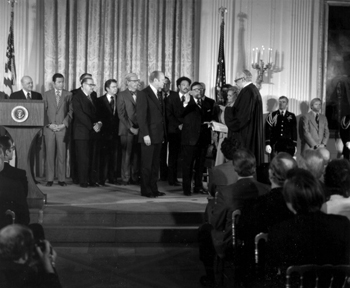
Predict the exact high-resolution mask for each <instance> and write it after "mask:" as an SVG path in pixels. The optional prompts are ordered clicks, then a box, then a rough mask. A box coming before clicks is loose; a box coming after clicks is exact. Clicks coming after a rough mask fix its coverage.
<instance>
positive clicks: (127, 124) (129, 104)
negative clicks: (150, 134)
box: [117, 89, 141, 136]
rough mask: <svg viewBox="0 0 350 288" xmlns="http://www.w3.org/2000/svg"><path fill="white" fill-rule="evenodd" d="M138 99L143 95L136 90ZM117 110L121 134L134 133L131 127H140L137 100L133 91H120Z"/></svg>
mask: <svg viewBox="0 0 350 288" xmlns="http://www.w3.org/2000/svg"><path fill="white" fill-rule="evenodd" d="M135 93H136V101H138V99H139V97H140V96H141V93H140V91H135ZM117 111H118V116H119V135H125V136H126V135H133V134H132V133H131V131H130V128H139V125H138V124H137V118H136V102H135V101H134V98H133V97H132V95H131V92H130V91H129V90H128V89H126V90H124V91H122V92H120V93H118V97H117Z"/></svg>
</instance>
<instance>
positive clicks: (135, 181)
mask: <svg viewBox="0 0 350 288" xmlns="http://www.w3.org/2000/svg"><path fill="white" fill-rule="evenodd" d="M129 183H130V184H132V185H140V180H132V179H130V181H129Z"/></svg>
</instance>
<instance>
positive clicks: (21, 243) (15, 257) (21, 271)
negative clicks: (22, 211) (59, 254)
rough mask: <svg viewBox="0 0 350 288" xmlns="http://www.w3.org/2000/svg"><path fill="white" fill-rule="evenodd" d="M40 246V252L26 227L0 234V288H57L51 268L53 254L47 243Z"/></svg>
mask: <svg viewBox="0 0 350 288" xmlns="http://www.w3.org/2000/svg"><path fill="white" fill-rule="evenodd" d="M43 244H44V248H43V250H41V248H40V247H39V246H37V245H36V244H35V242H34V237H33V234H32V232H31V231H30V229H29V228H27V227H24V226H21V225H9V226H6V227H5V228H3V229H2V230H1V231H0V286H1V287H5V288H6V287H16V288H24V287H26V288H44V287H45V288H46V287H50V288H60V287H61V284H60V281H59V279H58V276H57V274H56V272H55V268H54V266H55V259H56V252H55V251H54V250H52V248H51V247H50V243H49V242H48V241H47V240H43ZM33 253H34V254H35V255H36V258H35V259H36V260H35V261H34V260H33V256H32V255H33Z"/></svg>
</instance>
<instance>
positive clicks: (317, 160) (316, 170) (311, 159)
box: [298, 150, 324, 180]
mask: <svg viewBox="0 0 350 288" xmlns="http://www.w3.org/2000/svg"><path fill="white" fill-rule="evenodd" d="M298 164H299V165H298V166H299V167H300V168H303V169H305V170H308V171H310V172H311V174H312V175H313V176H314V177H315V178H316V179H317V180H321V179H322V178H323V173H324V160H323V157H322V155H321V153H320V152H319V151H318V150H305V152H304V156H303V157H300V161H299V163H298Z"/></svg>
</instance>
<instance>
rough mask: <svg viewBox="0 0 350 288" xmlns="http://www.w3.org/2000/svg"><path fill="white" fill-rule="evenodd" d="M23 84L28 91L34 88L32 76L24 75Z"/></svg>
mask: <svg viewBox="0 0 350 288" xmlns="http://www.w3.org/2000/svg"><path fill="white" fill-rule="evenodd" d="M21 84H22V87H23V89H24V90H26V91H28V92H30V91H32V90H33V80H32V78H31V77H30V76H23V77H22V79H21Z"/></svg>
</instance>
